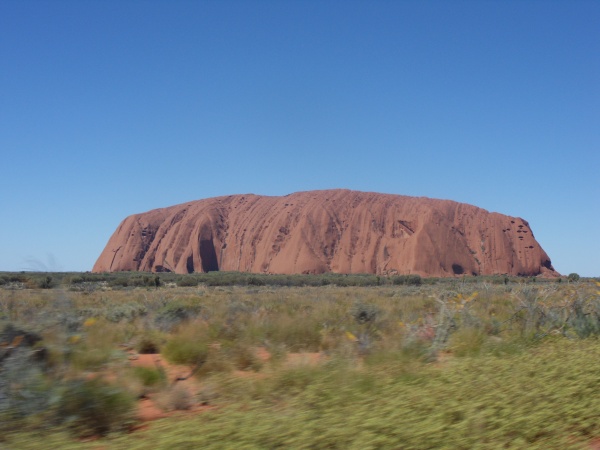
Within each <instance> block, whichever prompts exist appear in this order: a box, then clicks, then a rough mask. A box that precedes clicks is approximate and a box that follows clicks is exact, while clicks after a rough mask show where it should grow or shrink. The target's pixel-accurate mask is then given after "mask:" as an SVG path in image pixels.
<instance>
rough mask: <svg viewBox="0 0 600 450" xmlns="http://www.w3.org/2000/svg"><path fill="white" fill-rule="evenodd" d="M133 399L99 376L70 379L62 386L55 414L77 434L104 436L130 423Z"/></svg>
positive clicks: (131, 421) (133, 404)
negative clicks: (62, 389) (85, 378)
mask: <svg viewBox="0 0 600 450" xmlns="http://www.w3.org/2000/svg"><path fill="white" fill-rule="evenodd" d="M134 406H135V403H134V399H133V397H132V396H131V395H129V394H128V393H126V392H124V391H123V390H121V389H120V388H119V387H117V386H115V385H111V384H108V383H106V382H104V381H102V380H100V379H92V380H70V381H68V382H67V383H66V385H65V386H64V391H63V393H62V396H61V398H60V401H59V405H58V410H57V418H58V420H59V421H60V422H63V423H65V424H66V425H67V426H68V427H69V428H70V429H71V430H72V431H73V433H75V434H76V435H78V436H82V437H85V436H98V435H99V436H104V435H106V434H108V433H109V432H112V431H118V430H124V429H127V428H128V427H129V426H131V424H132V423H133V411H134Z"/></svg>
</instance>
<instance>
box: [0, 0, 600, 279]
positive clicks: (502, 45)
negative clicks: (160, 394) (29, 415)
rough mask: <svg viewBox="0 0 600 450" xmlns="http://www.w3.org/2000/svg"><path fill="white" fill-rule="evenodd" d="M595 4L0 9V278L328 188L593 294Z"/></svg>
mask: <svg viewBox="0 0 600 450" xmlns="http://www.w3.org/2000/svg"><path fill="white" fill-rule="evenodd" d="M599 55H600V2H599V1H577V0H569V1H566V0H565V1H562V2H556V1H548V0H543V1H521V0H519V1H517V0H515V1H446V0H443V1H400V0H398V1H348V0H344V1H327V0H312V1H311V0H306V1H294V0H289V1H283V0H282V1H252V0H243V1H216V0H214V1H166V0H165V1H151V0H149V1H141V0H139V1H123V0H119V1H109V0H96V1H95V0H86V1H81V0H72V1H60V0H52V1H50V0H48V1H41V0H40V1H31V0H2V1H0V156H1V158H0V164H1V167H2V171H1V175H0V199H1V202H2V208H1V211H2V213H1V220H0V227H1V228H0V270H27V269H49V270H77V271H83V270H90V269H91V268H92V265H93V264H94V262H95V260H96V258H97V257H98V255H99V254H100V252H101V251H102V249H103V248H104V245H105V244H106V242H107V240H108V238H109V237H110V235H111V234H112V232H113V231H114V230H115V229H116V227H117V226H118V224H119V222H120V221H121V220H122V219H123V218H125V216H127V215H129V214H133V213H138V212H143V211H147V210H150V209H153V208H158V207H163V206H170V205H174V204H178V203H182V202H185V201H189V200H195V199H201V198H207V197H214V196H220V195H228V194H236V193H255V194H265V195H284V194H288V193H291V192H295V191H305V190H312V189H325V188H349V189H355V190H364V191H376V192H385V193H393V194H404V195H414V196H427V197H433V198H444V199H451V200H456V201H460V202H466V203H470V204H474V205H477V206H479V207H482V208H485V209H487V210H490V211H497V212H500V213H504V214H508V215H513V216H519V217H523V218H524V219H526V220H528V221H529V223H530V225H531V227H532V229H533V231H534V233H535V236H536V238H537V239H538V241H539V242H540V244H541V245H542V247H543V248H544V249H545V250H546V251H547V253H548V254H549V255H550V257H551V259H552V261H553V264H554V267H555V268H556V269H557V270H558V271H560V272H562V273H565V274H568V273H570V272H577V273H579V274H580V275H585V276H598V275H600V239H599V232H600V56H599Z"/></svg>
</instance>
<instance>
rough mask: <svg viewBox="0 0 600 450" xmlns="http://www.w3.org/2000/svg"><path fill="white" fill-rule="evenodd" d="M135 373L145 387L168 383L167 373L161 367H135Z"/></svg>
mask: <svg viewBox="0 0 600 450" xmlns="http://www.w3.org/2000/svg"><path fill="white" fill-rule="evenodd" d="M133 373H134V375H135V376H136V378H138V379H139V380H140V381H141V382H142V384H143V385H144V386H145V387H156V386H160V385H163V384H165V383H166V381H167V375H166V374H165V371H164V370H163V369H161V368H153V367H134V368H133Z"/></svg>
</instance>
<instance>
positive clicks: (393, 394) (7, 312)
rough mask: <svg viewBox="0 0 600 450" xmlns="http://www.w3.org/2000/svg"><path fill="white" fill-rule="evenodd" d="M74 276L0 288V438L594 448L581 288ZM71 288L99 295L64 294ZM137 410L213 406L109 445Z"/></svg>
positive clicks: (599, 298) (588, 316) (591, 303)
mask: <svg viewBox="0 0 600 450" xmlns="http://www.w3.org/2000/svg"><path fill="white" fill-rule="evenodd" d="M169 275H171V274H169ZM207 275H211V274H207ZM80 276H81V278H82V280H81V281H79V280H78V279H77V276H75V275H65V276H64V277H62V278H61V277H56V280H57V281H56V283H57V286H54V287H52V288H41V287H38V288H34V289H21V288H16V287H15V286H16V285H15V284H14V283H18V282H17V281H11V282H9V283H8V284H5V285H4V286H5V288H4V289H0V343H1V346H0V423H1V424H2V425H0V428H2V429H0V436H4V437H3V438H0V440H1V439H4V440H5V441H6V442H8V444H10V445H12V446H13V447H14V448H35V443H34V440H32V439H34V438H35V437H36V436H38V437H39V436H45V438H44V439H46V438H47V439H48V440H47V441H45V442H47V443H51V442H62V444H60V445H59V446H62V447H65V446H67V445H73V446H76V445H79V444H76V443H75V441H73V440H72V438H69V437H68V436H69V434H68V433H70V435H73V434H74V435H75V436H90V435H97V436H108V437H105V438H104V439H103V440H105V441H106V442H107V445H110V446H111V448H112V447H114V448H137V447H136V445H138V446H139V448H141V446H142V445H144V446H148V445H153V447H154V448H157V447H158V448H171V447H173V446H178V445H179V446H181V445H183V446H184V447H185V446H186V445H187V446H188V447H202V448H204V447H213V448H224V447H230V448H231V447H236V448H238V447H248V448H250V447H255V448H275V447H288V448H297V447H298V448H303V447H304V448H308V447H310V448H313V447H314V448H436V447H440V448H441V447H445V448H475V447H481V448H499V447H516V448H569V447H572V448H578V446H580V445H584V444H585V443H586V442H589V441H592V440H593V439H594V438H598V437H600V433H599V432H598V431H597V430H598V429H600V428H599V427H600V423H598V421H597V407H598V403H597V400H596V396H595V394H594V391H595V390H597V389H598V388H600V381H599V380H600V379H599V378H598V377H597V375H596V374H595V372H596V370H595V367H594V365H593V361H595V358H596V357H597V356H600V342H599V341H598V335H600V293H599V292H598V291H599V290H600V286H599V285H597V283H594V282H593V281H590V280H571V281H568V280H567V281H565V282H564V283H555V282H540V281H538V282H535V283H533V282H525V280H517V281H518V282H516V281H515V280H504V279H503V280H501V282H497V283H495V282H492V281H491V280H476V281H472V280H470V279H454V280H444V281H440V282H436V283H434V282H432V281H431V280H423V282H419V283H416V282H405V281H403V280H400V281H394V280H395V279H393V278H390V279H385V280H384V281H383V282H382V281H381V279H380V280H379V281H378V282H377V284H374V285H371V286H368V285H367V286H339V285H333V284H327V283H325V284H322V283H321V281H319V282H318V283H321V284H317V282H316V281H315V284H317V285H315V286H312V285H310V283H306V284H308V285H303V286H293V285H290V286H280V285H274V284H269V283H262V284H261V283H259V282H256V281H255V282H252V283H244V284H243V285H240V286H235V285H234V286H229V285H222V284H219V283H212V284H211V283H207V282H206V280H204V281H202V277H200V276H197V280H198V282H197V283H189V284H190V285H189V286H183V287H182V286H179V287H177V286H174V285H173V286H170V285H169V284H170V283H174V284H177V283H176V279H175V278H174V280H175V281H167V280H164V279H163V278H162V274H161V278H160V280H159V282H156V279H155V278H154V276H151V277H149V278H148V280H149V281H148V283H147V284H144V283H142V284H140V285H138V286H137V287H136V288H131V287H128V288H126V289H123V288H122V287H119V288H117V289H115V288H113V287H111V286H110V282H111V280H109V279H102V280H90V279H89V278H90V277H95V276H96V274H84V275H80ZM193 276H196V275H193ZM232 276H233V275H232ZM135 277H137V278H136V279H141V280H143V279H144V278H143V275H142V276H141V278H140V275H139V274H136V275H135ZM67 278H69V280H70V281H69V282H68V283H73V282H74V284H76V285H77V284H82V283H96V285H95V287H94V288H93V289H91V288H90V289H75V290H73V289H71V288H70V287H69V286H70V284H68V283H67V284H65V283H66V282H65V280H66V279H67ZM359 278H360V277H359ZM249 279H250V278H248V280H249ZM257 279H258V278H257ZM11 283H12V284H11ZM101 283H104V284H101ZM60 286H62V288H61V287H60ZM158 352H160V353H161V355H162V357H163V358H164V359H166V361H168V362H170V363H171V364H176V365H180V366H184V367H187V371H186V373H187V374H188V375H187V376H188V377H196V379H197V380H198V381H197V382H198V383H199V385H200V386H201V388H200V390H199V392H197V393H191V392H190V391H188V390H187V389H186V388H185V387H183V386H182V385H180V384H178V382H177V380H173V379H169V378H168V375H167V373H166V372H165V370H164V367H162V366H160V365H157V366H155V367H133V368H132V367H131V364H130V361H129V360H130V359H131V358H132V356H135V355H136V354H145V353H158ZM303 355H304V356H303ZM242 374H245V375H243V376H242ZM147 396H156V398H157V399H158V400H159V403H160V404H164V405H166V406H165V409H175V410H187V409H189V408H192V407H193V406H194V405H209V406H217V407H218V408H217V409H215V410H211V411H210V412H204V413H201V414H195V415H193V416H186V417H179V418H178V419H177V420H174V419H169V418H167V419H164V420H163V421H159V422H156V423H154V424H153V425H152V427H151V428H150V429H149V430H146V431H143V432H141V431H140V432H136V435H139V436H138V437H137V438H136V439H133V438H131V437H129V436H128V435H119V434H118V433H119V432H120V431H123V430H129V429H131V427H133V426H134V425H135V421H136V410H135V402H136V398H145V397H147ZM106 411H115V412H114V414H106ZM18 427H20V429H22V430H26V433H25V432H23V433H16V432H14V429H16V428H18ZM199 428H201V429H202V432H201V433H199V432H198V429H199ZM9 431H10V432H9ZM115 433H117V434H115ZM28 436H33V438H28ZM53 440H54V441H53ZM10 445H9V447H10ZM49 445H50V444H49ZM57 445H58V444H57ZM81 445H85V444H81Z"/></svg>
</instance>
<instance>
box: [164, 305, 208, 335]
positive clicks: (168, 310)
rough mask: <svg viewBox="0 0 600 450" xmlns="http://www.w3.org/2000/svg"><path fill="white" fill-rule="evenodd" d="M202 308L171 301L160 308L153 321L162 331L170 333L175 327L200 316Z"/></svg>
mask: <svg viewBox="0 0 600 450" xmlns="http://www.w3.org/2000/svg"><path fill="white" fill-rule="evenodd" d="M201 309H202V307H201V306H200V305H199V304H189V303H183V302H181V301H177V300H175V301H172V302H170V303H167V304H166V305H165V306H164V307H163V308H161V309H160V310H159V311H158V312H157V314H156V318H155V319H154V323H155V324H156V326H157V327H158V328H159V329H160V330H163V331H170V330H171V329H173V328H174V327H175V326H177V325H179V324H181V323H182V322H185V321H186V320H189V319H193V318H194V317H197V316H198V315H199V314H200V311H201Z"/></svg>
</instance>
